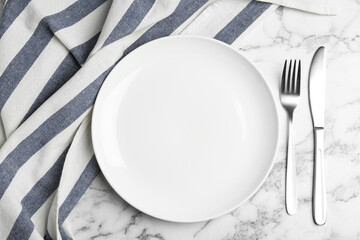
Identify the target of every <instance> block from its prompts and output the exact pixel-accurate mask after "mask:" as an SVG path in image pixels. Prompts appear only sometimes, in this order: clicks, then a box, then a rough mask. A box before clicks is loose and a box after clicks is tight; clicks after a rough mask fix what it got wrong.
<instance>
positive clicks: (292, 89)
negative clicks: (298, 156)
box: [280, 60, 301, 215]
mask: <svg viewBox="0 0 360 240" xmlns="http://www.w3.org/2000/svg"><path fill="white" fill-rule="evenodd" d="M287 62H288V61H287V60H286V61H285V63H284V69H283V73H282V78H281V93H280V102H281V104H282V106H283V108H284V109H285V111H286V112H287V115H288V118H289V121H288V122H289V125H288V143H287V152H286V190H285V203H286V211H287V213H288V214H289V215H293V214H295V213H296V207H297V196H296V163H295V152H294V143H293V137H292V135H293V127H292V125H293V115H294V110H295V108H296V106H297V105H298V102H299V99H300V87H301V86H300V85H301V82H300V80H301V61H300V60H299V61H298V65H297V66H296V63H297V61H296V60H294V66H293V67H292V60H290V63H289V67H288V68H287Z"/></svg>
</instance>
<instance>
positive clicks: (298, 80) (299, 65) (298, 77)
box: [296, 60, 301, 94]
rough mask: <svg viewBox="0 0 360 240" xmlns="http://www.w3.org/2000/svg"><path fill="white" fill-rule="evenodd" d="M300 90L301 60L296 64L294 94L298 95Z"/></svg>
mask: <svg viewBox="0 0 360 240" xmlns="http://www.w3.org/2000/svg"><path fill="white" fill-rule="evenodd" d="M300 90H301V60H299V64H298V73H297V81H296V92H297V93H298V94H300Z"/></svg>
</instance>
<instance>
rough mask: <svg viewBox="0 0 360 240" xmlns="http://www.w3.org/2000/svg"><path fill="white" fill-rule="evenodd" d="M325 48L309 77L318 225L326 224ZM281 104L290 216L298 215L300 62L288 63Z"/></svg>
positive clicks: (319, 52) (285, 68)
mask: <svg viewBox="0 0 360 240" xmlns="http://www.w3.org/2000/svg"><path fill="white" fill-rule="evenodd" d="M325 81H326V57H325V48H324V47H320V48H319V49H317V51H316V52H315V54H314V57H313V59H312V62H311V67H310V74H309V104H310V111H311V115H312V121H313V131H314V178H313V217H314V221H315V223H316V224H317V225H324V224H325V222H326V190H325V176H324V115H325ZM280 88H281V89H280V102H281V104H282V106H283V108H284V109H285V111H286V112H287V115H288V118H289V121H288V122H289V124H288V143H287V152H286V189H285V195H286V196H285V203H286V211H287V213H288V214H289V215H293V214H295V213H296V208H297V196H296V162H295V151H294V143H293V138H292V135H293V131H292V125H293V113H294V110H295V108H296V106H297V104H298V102H299V99H300V90H301V61H300V60H299V61H296V60H294V61H293V60H290V61H288V60H286V61H285V64H284V69H283V73H282V79H281V87H280Z"/></svg>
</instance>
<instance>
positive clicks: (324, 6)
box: [260, 0, 336, 15]
mask: <svg viewBox="0 0 360 240" xmlns="http://www.w3.org/2000/svg"><path fill="white" fill-rule="evenodd" d="M260 1H262V2H269V3H274V4H278V5H281V6H285V7H289V8H295V9H299V10H302V11H305V12H311V13H317V14H323V15H335V14H336V9H335V6H334V0H260Z"/></svg>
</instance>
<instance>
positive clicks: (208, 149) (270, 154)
mask: <svg viewBox="0 0 360 240" xmlns="http://www.w3.org/2000/svg"><path fill="white" fill-rule="evenodd" d="M92 138H93V145H94V150H95V155H96V157H97V160H98V162H99V165H100V168H101V170H102V172H103V174H104V176H105V177H106V179H107V180H108V182H109V183H110V184H111V186H112V187H113V188H114V189H115V191H116V192H117V193H118V194H119V195H120V196H121V197H122V198H123V199H125V200H126V201H127V202H128V203H129V204H131V205H132V206H134V207H136V208H137V209H139V210H141V211H143V212H145V213H147V214H149V215H152V216H154V217H157V218H160V219H165V220H169V221H176V222H196V221H202V220H207V219H210V218H214V217H217V216H219V215H222V214H224V213H226V212H228V211H230V210H232V209H234V208H236V207H237V206H239V205H240V204H241V203H242V202H244V201H245V200H247V199H248V198H249V197H250V196H252V195H253V194H254V193H255V192H256V190H257V189H258V188H259V187H260V186H261V184H262V183H263V181H264V180H265V178H266V176H267V175H268V173H269V171H270V169H271V166H272V164H273V160H274V156H275V152H276V148H277V142H278V118H277V111H276V107H275V102H274V98H273V96H272V94H271V91H270V89H269V87H268V85H267V83H266V82H265V80H264V78H263V77H262V76H261V74H260V73H259V72H258V70H257V69H256V68H255V67H254V66H253V65H252V64H251V63H250V62H249V61H248V60H247V59H246V58H245V57H243V56H242V55H241V54H240V53H239V52H238V51H236V50H234V49H233V48H231V47H230V46H228V45H226V44H224V43H221V42H219V41H216V40H213V39H208V38H203V37H194V36H176V37H167V38H162V39H158V40H155V41H152V42H150V43H147V44H145V45H143V46H141V47H139V48H137V49H136V50H134V51H133V52H131V53H130V54H129V55H127V56H126V57H125V58H124V59H123V60H121V61H120V62H119V63H118V64H117V65H116V66H115V68H114V69H113V70H112V71H111V73H110V74H109V76H108V77H107V79H106V80H105V82H104V84H103V86H102V87H101V90H100V92H99V95H98V97H97V100H96V103H95V107H94V112H93V120H92Z"/></svg>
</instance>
